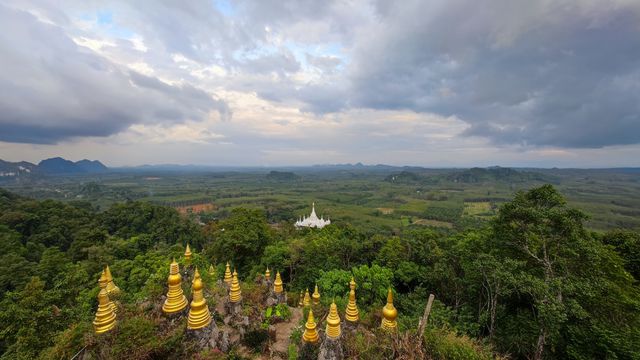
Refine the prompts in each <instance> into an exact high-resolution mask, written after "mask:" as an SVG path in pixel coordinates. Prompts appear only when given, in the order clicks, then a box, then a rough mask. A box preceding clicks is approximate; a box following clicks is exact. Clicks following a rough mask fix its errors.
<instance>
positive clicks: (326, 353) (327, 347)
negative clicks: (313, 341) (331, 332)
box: [318, 336, 344, 360]
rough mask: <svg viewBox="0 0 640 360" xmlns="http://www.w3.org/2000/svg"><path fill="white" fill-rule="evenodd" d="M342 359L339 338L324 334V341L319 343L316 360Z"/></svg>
mask: <svg viewBox="0 0 640 360" xmlns="http://www.w3.org/2000/svg"><path fill="white" fill-rule="evenodd" d="M342 359H344V351H342V343H341V342H340V338H337V339H333V338H330V337H328V336H325V339H324V341H323V342H322V344H321V345H320V352H319V353H318V360H342Z"/></svg>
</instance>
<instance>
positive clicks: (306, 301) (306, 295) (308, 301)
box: [302, 289, 311, 306]
mask: <svg viewBox="0 0 640 360" xmlns="http://www.w3.org/2000/svg"><path fill="white" fill-rule="evenodd" d="M302 304H303V305H304V306H309V305H311V296H310V295H309V289H307V291H306V292H305V293H304V300H303V301H302Z"/></svg>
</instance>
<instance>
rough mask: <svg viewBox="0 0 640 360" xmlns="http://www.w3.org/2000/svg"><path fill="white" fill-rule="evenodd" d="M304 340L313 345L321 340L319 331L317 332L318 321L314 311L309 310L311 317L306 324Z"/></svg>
mask: <svg viewBox="0 0 640 360" xmlns="http://www.w3.org/2000/svg"><path fill="white" fill-rule="evenodd" d="M302 340H303V341H304V342H308V343H311V344H315V343H317V342H318V340H320V337H319V336H318V331H317V330H316V321H315V319H314V318H313V310H311V309H309V317H307V322H306V323H305V324H304V333H303V334H302Z"/></svg>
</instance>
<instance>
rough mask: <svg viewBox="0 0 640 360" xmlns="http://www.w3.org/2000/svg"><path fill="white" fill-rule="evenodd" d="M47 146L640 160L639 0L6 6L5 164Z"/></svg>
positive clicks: (194, 159) (0, 98)
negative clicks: (6, 161)
mask: <svg viewBox="0 0 640 360" xmlns="http://www.w3.org/2000/svg"><path fill="white" fill-rule="evenodd" d="M62 3H64V6H62V5H61V4H62ZM54 156H62V157H65V158H68V159H71V160H80V159H83V158H89V159H98V160H101V161H102V162H104V163H105V164H107V165H108V166H133V165H141V164H198V165H228V166H288V165H312V164H336V163H356V162H362V163H365V164H390V165H418V166H427V167H465V166H492V165H500V166H521V167H556V166H557V167H618V166H640V160H639V159H640V1H638V0H609V1H602V0H556V1H549V0H538V1H513V0H488V1H475V0H429V1H427V0H424V1H417V0H403V1H386V0H380V1H364V0H343V1H333V0H323V1H313V0H296V1H293V0H291V1H290V0H255V1H249V0H238V1H231V0H190V1H182V0H175V1H173V0H140V1H130V0H122V1H95V0H66V1H64V2H60V1H55V0H51V1H49V0H19V1H14V0H0V158H1V159H4V160H9V161H18V160H26V161H32V162H38V161H39V160H41V159H45V158H49V157H54Z"/></svg>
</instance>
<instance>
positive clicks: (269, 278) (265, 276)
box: [264, 266, 271, 281]
mask: <svg viewBox="0 0 640 360" xmlns="http://www.w3.org/2000/svg"><path fill="white" fill-rule="evenodd" d="M264 278H265V279H266V280H267V281H269V280H271V271H269V267H268V266H267V271H265V272H264Z"/></svg>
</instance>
